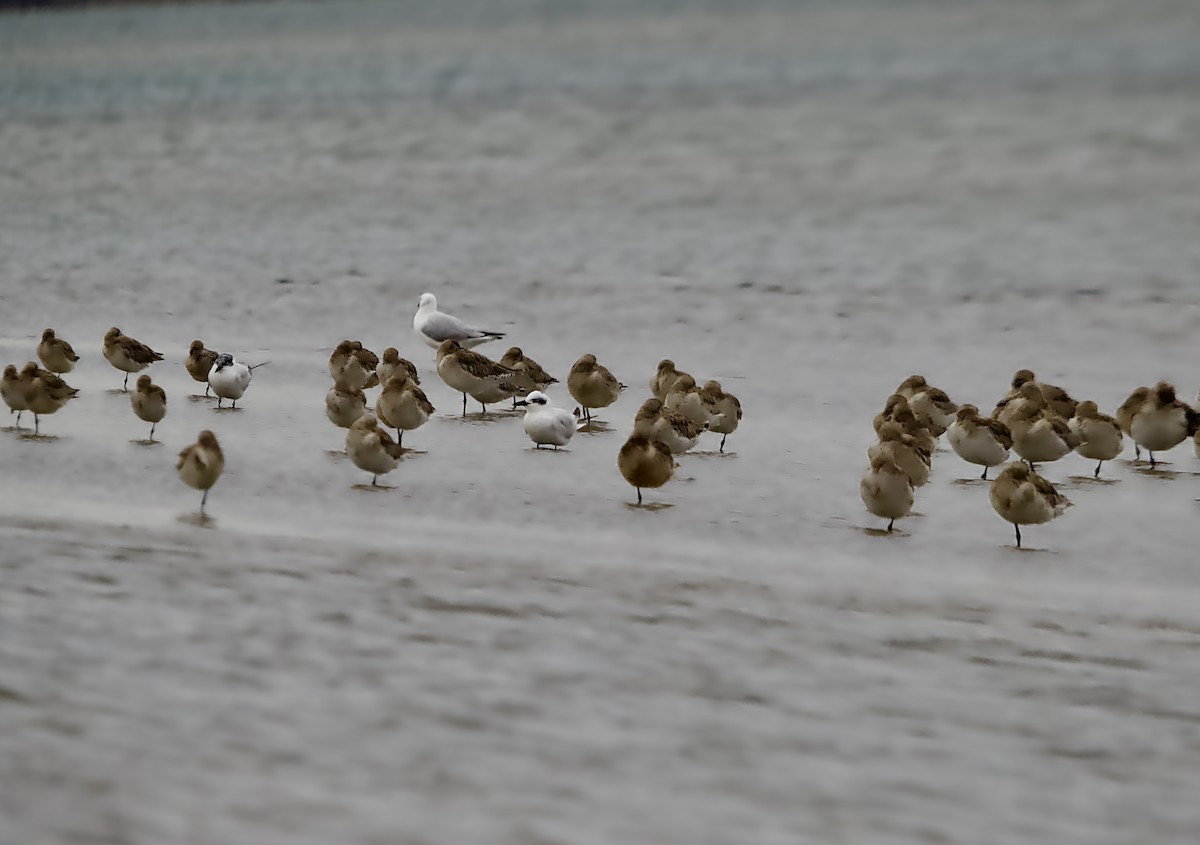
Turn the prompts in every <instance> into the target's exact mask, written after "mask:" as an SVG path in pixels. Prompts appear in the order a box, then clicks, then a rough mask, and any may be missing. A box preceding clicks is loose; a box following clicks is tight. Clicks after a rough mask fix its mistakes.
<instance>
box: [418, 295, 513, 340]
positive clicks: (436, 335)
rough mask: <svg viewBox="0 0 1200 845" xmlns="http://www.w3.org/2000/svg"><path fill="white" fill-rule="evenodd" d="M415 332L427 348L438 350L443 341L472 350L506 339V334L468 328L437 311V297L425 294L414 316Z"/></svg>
mask: <svg viewBox="0 0 1200 845" xmlns="http://www.w3.org/2000/svg"><path fill="white" fill-rule="evenodd" d="M413 330H414V331H416V333H417V335H418V336H419V337H420V338H421V340H423V341H425V344H426V345H427V346H430V347H432V348H434V349H437V348H438V347H439V346H441V345H442V342H443V341H447V340H454V341H457V342H458V345H459V346H461V347H462V348H463V349H470V348H472V347H474V346H478V345H479V344H481V343H487V342H488V341H489V340H497V339H498V338H502V337H504V332H492V331H487V330H486V329H477V328H475V327H474V326H468V325H467V324H466V323H464V322H463V321H462V320H460V319H458V318H457V317H452V316H451V315H449V314H447V313H445V312H444V311H438V310H437V297H435V296H434V295H433V294H432V293H423V294H421V298H420V299H419V300H417V313H416V314H414V315H413Z"/></svg>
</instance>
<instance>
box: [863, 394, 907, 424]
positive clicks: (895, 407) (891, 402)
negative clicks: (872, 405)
mask: <svg viewBox="0 0 1200 845" xmlns="http://www.w3.org/2000/svg"><path fill="white" fill-rule="evenodd" d="M908 407H909V405H908V399H906V398H905V397H903V396H901V395H900V394H899V393H893V394H892V395H891V396H889V397H888V398H887V402H886V403H885V404H884V406H883V410H882V411H880V412H879V413H878V414H876V415H875V416H874V418H873V419H872V420H871V425H872V426H874V428H875V433H876V434H879V427H880V426H881V425H883V424H884V423H885V422H887V421H888V420H890V419H892V418H894V417H895V415H896V414H897V413H898V412H899V411H900V409H901V408H908Z"/></svg>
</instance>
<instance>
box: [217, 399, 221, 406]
mask: <svg viewBox="0 0 1200 845" xmlns="http://www.w3.org/2000/svg"><path fill="white" fill-rule="evenodd" d="M217 407H218V408H220V407H221V397H220V396H218V397H217Z"/></svg>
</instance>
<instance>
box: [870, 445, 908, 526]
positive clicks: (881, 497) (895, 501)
mask: <svg viewBox="0 0 1200 845" xmlns="http://www.w3.org/2000/svg"><path fill="white" fill-rule="evenodd" d="M858 494H859V496H860V497H862V501H863V504H864V505H866V506H867V510H869V511H870V512H871V513H873V514H875V516H879V517H883V518H884V519H886V520H888V525H887V530H888V531H889V532H891V530H892V525H893V524H894V523H895V522H896V520H897V519H899V518H900V517H902V516H905V515H907V514H908V512H909V511H910V510H912V505H913V485H912V479H911V478H910V477H909V475H908V473H907V472H905V471H904V470H902V469H900V467H898V466H897V465H896V462H895V461H893V460H892V459H891V458H890V457H888V456H887V455H885V454H882V453H880V454H877V455H876V456H875V457H873V458H872V459H871V468H870V469H869V470H867V473H866V475H864V476H863V477H862V481H860V482H859V485H858Z"/></svg>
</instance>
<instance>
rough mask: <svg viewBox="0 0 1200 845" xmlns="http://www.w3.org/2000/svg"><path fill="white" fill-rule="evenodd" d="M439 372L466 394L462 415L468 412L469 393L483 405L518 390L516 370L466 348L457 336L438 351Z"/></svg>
mask: <svg viewBox="0 0 1200 845" xmlns="http://www.w3.org/2000/svg"><path fill="white" fill-rule="evenodd" d="M437 372H438V375H439V376H441V379H442V381H444V382H446V384H448V385H449V386H450V387H452V388H454V389H455V390H457V391H459V392H460V393H462V395H463V410H462V412H463V416H464V417H465V416H466V415H467V395H468V394H470V396H471V398H472V399H474V400H475V401H476V402H478V403H479V404H480V406H482V408H483V410H484V413H486V412H487V406H488V405H489V404H495V403H496V402H500V401H501V400H503V399H507V398H508V397H510V396H512V395H513V393H515V392H516V388H515V387H514V386H513V383H512V382H513V379H514V378H515V377H516V373H515V372H514V371H512V370H510V369H509V368H508V367H502V366H500V365H499V364H497V363H496V362H495V361H493V360H492V359H491V358H488V357H486V356H484V355H480V354H479V353H478V352H472V351H471V350H470V349H464V348H463V347H462V345H461V344H459V342H458V341H457V340H444V341H442V345H441V346H439V347H438V351H437Z"/></svg>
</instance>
